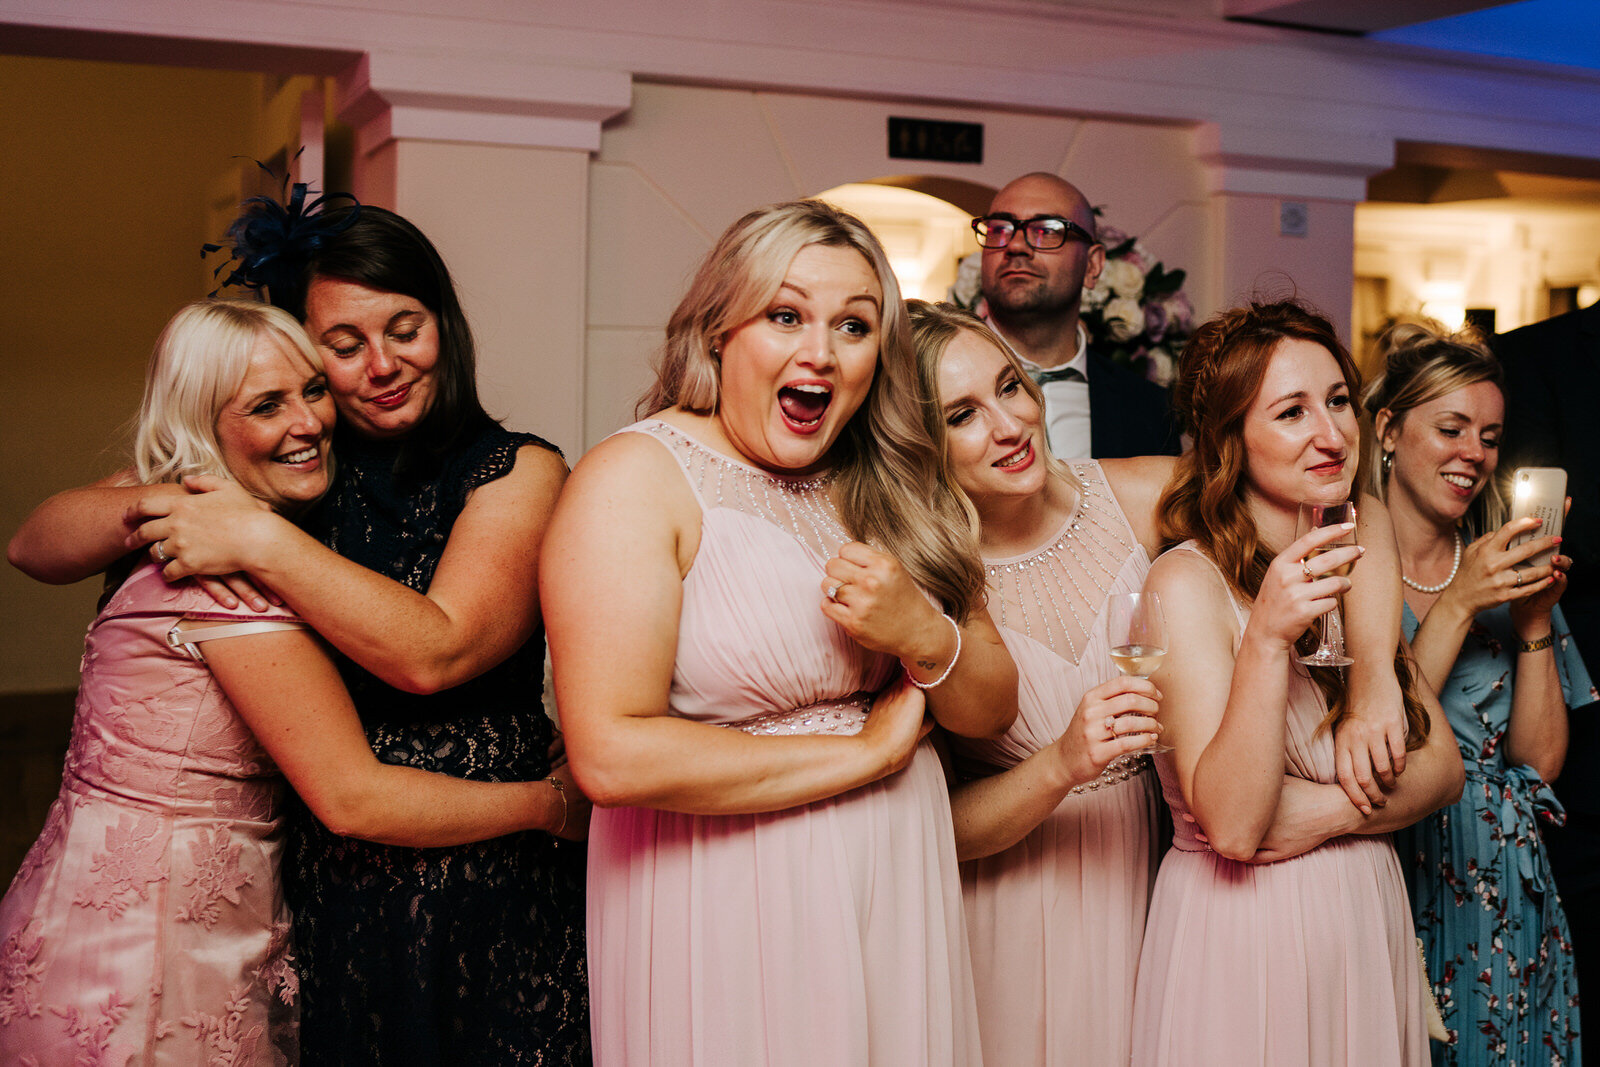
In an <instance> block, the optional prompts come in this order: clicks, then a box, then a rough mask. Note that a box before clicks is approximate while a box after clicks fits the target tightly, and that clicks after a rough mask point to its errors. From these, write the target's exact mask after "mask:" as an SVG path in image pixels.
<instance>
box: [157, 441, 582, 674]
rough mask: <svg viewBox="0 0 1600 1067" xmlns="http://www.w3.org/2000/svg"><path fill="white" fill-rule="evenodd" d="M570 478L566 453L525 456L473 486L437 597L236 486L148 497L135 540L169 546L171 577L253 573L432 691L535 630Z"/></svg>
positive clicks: (368, 657) (355, 651) (330, 633)
mask: <svg viewBox="0 0 1600 1067" xmlns="http://www.w3.org/2000/svg"><path fill="white" fill-rule="evenodd" d="M565 478H566V466H565V464H563V463H562V462H561V459H560V457H559V456H557V455H555V454H554V453H552V452H549V451H548V450H546V449H543V448H538V447H535V446H531V445H530V446H527V447H524V448H521V449H519V450H518V453H517V460H516V466H515V467H514V468H513V469H512V470H511V471H510V472H509V473H508V474H506V475H505V476H504V477H502V478H497V479H495V480H494V481H492V482H489V483H487V484H485V485H482V486H480V487H478V488H477V489H476V490H474V491H473V493H472V496H471V498H470V499H469V500H468V501H467V505H466V507H465V508H463V509H462V512H461V514H460V516H459V517H458V518H457V519H456V522H455V525H454V527H453V528H452V530H451V532H450V540H449V543H448V544H446V546H445V550H444V554H443V556H442V557H441V559H440V561H439V566H438V568H437V570H436V571H435V572H434V576H433V581H432V583H431V584H430V585H429V587H428V591H427V593H426V594H423V593H419V592H417V591H416V590H414V589H410V588H408V587H407V586H405V585H402V584H401V583H399V582H396V581H393V580H391V579H389V578H386V577H384V576H383V575H381V574H379V573H377V572H376V571H372V570H368V569H367V568H366V567H363V566H361V565H360V564H359V563H355V562H353V561H351V560H348V559H345V558H344V557H342V556H340V555H339V554H338V553H336V552H334V551H332V550H331V549H329V548H327V547H326V546H325V545H322V544H321V543H319V542H318V541H317V540H316V539H315V538H312V537H310V536H309V535H307V534H306V533H305V532H303V531H301V530H299V529H298V528H296V527H295V526H294V525H293V524H292V523H290V522H289V521H288V520H286V519H284V518H283V517H282V516H279V515H276V514H273V513H271V512H268V511H264V510H262V509H261V508H259V507H258V506H255V502H254V501H253V499H252V498H250V497H249V496H248V495H247V494H245V493H244V492H243V490H240V489H238V488H237V487H232V486H220V485H219V487H218V488H217V489H216V490H215V491H213V492H208V493H204V494H200V495H198V496H189V497H185V498H184V499H181V500H177V501H172V502H170V503H166V504H165V505H164V504H163V503H162V502H161V501H156V502H146V501H141V502H140V505H139V508H140V510H141V511H142V512H143V513H144V514H145V515H147V516H151V517H150V518H148V519H147V521H145V522H144V523H143V524H142V525H141V526H140V527H139V528H138V530H137V531H136V532H135V535H134V536H135V537H137V538H139V539H141V540H144V541H154V540H162V541H164V542H165V545H166V551H167V554H168V555H170V556H172V557H173V558H174V560H175V562H174V563H172V564H169V565H168V566H167V567H166V569H165V571H164V572H163V573H164V574H165V575H166V577H167V578H168V580H175V579H177V578H181V577H185V576H187V575H191V574H226V573H229V572H232V571H241V570H242V571H248V572H249V573H250V574H251V575H252V576H253V577H254V578H256V579H258V580H259V581H260V582H261V583H262V584H264V585H266V586H267V587H268V588H270V589H272V590H273V591H274V592H276V593H277V594H278V595H279V596H281V597H282V598H283V599H284V600H285V601H286V602H287V603H288V604H289V605H290V606H292V607H293V608H294V609H295V610H296V611H298V612H299V613H300V615H301V617H302V618H304V619H305V620H306V621H307V622H308V623H310V624H311V626H312V627H314V628H315V629H316V631H317V632H318V633H319V634H321V635H322V636H323V637H324V638H326V639H327V640H328V641H329V642H330V643H331V644H333V645H334V646H335V647H336V648H338V649H339V650H340V651H341V652H343V653H344V654H345V655H347V656H349V657H350V658H351V659H353V660H355V661H356V662H357V663H359V664H361V665H362V666H363V667H365V668H367V669H368V670H370V671H372V672H373V673H374V674H376V675H377V676H378V677H380V678H382V679H383V680H384V681H386V682H388V683H389V684H391V685H394V686H396V687H398V688H401V689H404V690H407V691H409V692H413V693H432V692H437V691H438V690H440V689H445V688H448V687H450V686H453V685H459V684H460V683H462V682H464V681H466V680H467V679H469V678H473V677H476V676H477V675H479V674H481V673H483V672H484V671H485V670H487V669H489V668H490V667H492V666H494V665H495V664H497V663H499V662H500V661H501V660H503V659H505V658H506V657H507V656H509V655H510V654H511V653H512V652H513V651H515V650H516V649H517V647H518V646H520V645H521V644H522V643H523V642H524V641H526V640H527V639H528V635H529V634H531V633H532V632H533V628H534V625H535V624H536V623H537V621H538V618H539V597H538V561H539V546H540V543H541V541H542V539H543V536H544V531H545V527H546V526H547V525H548V523H549V519H550V515H551V512H552V511H553V510H554V508H555V501H556V498H557V496H558V495H559V493H560V491H561V486H562V483H563V482H564V481H565ZM208 484H209V483H208Z"/></svg>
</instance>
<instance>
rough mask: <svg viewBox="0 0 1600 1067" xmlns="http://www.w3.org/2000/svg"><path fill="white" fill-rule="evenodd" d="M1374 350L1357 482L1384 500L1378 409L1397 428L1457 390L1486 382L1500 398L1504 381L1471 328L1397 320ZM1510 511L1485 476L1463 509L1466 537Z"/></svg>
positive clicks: (1497, 523)
mask: <svg viewBox="0 0 1600 1067" xmlns="http://www.w3.org/2000/svg"><path fill="white" fill-rule="evenodd" d="M1378 351H1379V352H1380V353H1382V355H1383V371H1382V372H1381V373H1380V374H1379V375H1378V376H1377V377H1376V378H1374V379H1373V380H1372V381H1371V382H1369V383H1368V384H1367V388H1366V390H1365V392H1363V393H1362V394H1361V407H1362V411H1363V414H1364V416H1365V419H1366V422H1367V425H1366V430H1367V432H1366V433H1365V434H1364V435H1363V436H1364V437H1365V439H1366V440H1365V442H1364V444H1363V445H1362V449H1361V451H1362V462H1361V474H1362V477H1361V481H1362V487H1363V488H1364V489H1366V491H1367V492H1369V493H1371V494H1372V495H1373V496H1375V497H1377V498H1378V499H1379V500H1382V501H1384V502H1385V503H1387V502H1388V500H1389V472H1388V471H1387V470H1385V469H1384V463H1383V442H1382V441H1380V440H1379V439H1378V434H1377V421H1376V420H1377V417H1378V414H1379V412H1382V411H1385V410H1387V411H1388V412H1389V425H1388V427H1386V429H1391V430H1399V429H1400V427H1401V426H1402V425H1403V424H1404V423H1405V420H1406V416H1407V415H1409V414H1410V413H1411V410H1412V409H1413V408H1416V407H1419V406H1421V405H1423V404H1426V403H1429V402H1430V401H1433V400H1437V399H1439V398H1440V397H1441V396H1445V395H1446V394H1449V393H1453V392H1455V391H1456V390H1457V389H1464V388H1466V387H1467V386H1469V385H1476V384H1478V383H1479V382H1489V383H1490V384H1491V385H1493V386H1494V387H1495V388H1496V389H1499V390H1500V395H1501V396H1504V395H1505V391H1506V384H1505V373H1504V372H1503V371H1502V370H1501V369H1500V361H1499V360H1497V359H1495V358H1494V355H1493V353H1491V352H1490V351H1489V349H1488V346H1486V345H1485V344H1484V343H1483V341H1482V339H1480V338H1479V336H1478V334H1477V332H1476V331H1473V330H1470V329H1468V330H1458V331H1456V332H1454V333H1448V332H1446V331H1445V330H1444V329H1443V328H1441V327H1440V326H1439V325H1438V324H1437V323H1425V322H1401V323H1396V324H1395V325H1394V326H1391V327H1390V328H1389V329H1388V330H1386V331H1384V334H1383V336H1382V337H1380V338H1379V339H1378ZM1509 511H1510V508H1509V506H1508V505H1507V503H1506V498H1505V491H1504V489H1503V488H1502V487H1501V483H1500V480H1499V479H1497V478H1490V479H1489V480H1488V481H1487V482H1486V483H1485V484H1484V487H1483V491H1482V492H1481V493H1479V494H1478V498H1477V499H1476V500H1474V501H1473V502H1472V506H1471V507H1470V508H1468V509H1467V515H1466V519H1465V522H1464V523H1463V525H1465V526H1466V529H1467V539H1468V540H1471V539H1472V538H1474V537H1477V536H1479V535H1481V534H1484V533H1487V532H1488V531H1490V530H1493V529H1496V528H1498V527H1499V526H1500V525H1501V524H1502V523H1504V522H1505V521H1506V517H1507V515H1508V514H1509Z"/></svg>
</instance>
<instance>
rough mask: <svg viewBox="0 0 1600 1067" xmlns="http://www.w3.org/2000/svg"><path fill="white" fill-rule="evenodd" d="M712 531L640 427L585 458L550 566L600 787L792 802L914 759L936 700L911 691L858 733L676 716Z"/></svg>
mask: <svg viewBox="0 0 1600 1067" xmlns="http://www.w3.org/2000/svg"><path fill="white" fill-rule="evenodd" d="M699 537H700V513H699V507H698V505H697V504H696V503H695V501H694V499H693V497H692V495H691V494H690V491H689V488H688V485H687V483H685V481H684V479H683V475H682V473H681V472H680V471H679V470H678V468H677V466H676V464H675V462H674V461H673V459H672V457H671V456H670V454H669V453H668V452H667V451H666V450H665V449H663V448H662V447H661V446H660V444H659V443H657V442H655V441H653V440H651V439H649V438H648V437H645V436H643V435H640V434H620V435H618V436H616V437H613V438H611V439H609V440H607V441H605V442H602V443H601V444H600V445H599V446H597V447H596V448H595V449H593V450H592V451H591V452H590V453H589V454H588V455H587V456H585V457H584V459H583V461H582V462H581V463H580V464H579V465H578V468H577V470H576V471H575V472H574V473H573V476H572V479H571V481H570V482H569V483H568V485H567V490H566V492H565V493H564V494H563V495H562V498H561V502H560V504H559V505H558V506H557V508H556V511H555V515H554V517H553V518H552V519H551V523H550V533H549V536H548V537H546V539H545V544H544V554H543V565H542V566H541V567H540V580H541V586H542V598H543V601H544V605H545V623H546V627H547V629H548V633H549V639H550V651H551V658H552V663H553V664H554V677H555V688H556V703H557V705H558V706H559V707H560V709H561V717H562V724H563V726H564V727H565V730H566V744H567V754H568V757H569V759H570V760H571V764H572V767H573V770H574V771H575V772H576V774H577V777H578V782H579V784H580V785H582V786H583V790H584V792H585V793H587V794H588V795H589V796H590V797H591V798H593V799H594V801H595V803H597V804H600V805H603V806H619V805H631V806H638V807H650V808H661V809H665V810H668V811H680V812H689V813H694V814H733V813H741V812H762V811H777V810H780V809H783V808H788V807H793V806H795V805H797V804H803V803H807V802H809V801H814V800H820V799H823V798H826V797H830V796H835V795H837V794H839V793H843V792H845V791H847V790H849V789H852V788H855V787H856V786H859V785H863V784H865V783H867V782H871V781H874V780H876V779H878V778H881V777H883V776H884V775H886V774H889V773H891V772H893V771H895V770H898V769H900V767H902V766H904V765H905V764H906V763H907V762H909V760H910V758H911V756H912V754H913V752H914V751H915V748H916V744H917V741H918V739H919V738H920V737H921V736H922V733H923V724H922V720H923V715H922V709H923V701H922V699H921V696H920V694H919V693H918V692H917V691H916V690H914V689H912V688H911V687H910V686H902V687H899V688H898V689H894V690H891V691H890V692H889V693H888V694H886V695H884V696H882V697H880V698H879V699H878V701H877V703H876V705H875V706H874V708H873V712H872V714H871V716H870V717H869V718H868V721H867V725H866V727H865V728H863V730H862V731H861V733H859V734H856V735H855V736H839V735H805V736H778V737H757V736H752V735H750V734H746V733H743V732H741V731H739V730H735V729H729V728H724V727H720V726H713V725H709V724H706V723H699V722H692V721H689V720H687V719H683V718H679V717H676V716H673V715H670V714H668V709H667V698H668V694H669V691H670V689H671V685H672V673H673V660H674V657H675V655H676V652H677V644H678V616H679V612H680V610H681V608H682V598H683V592H682V590H683V578H684V575H685V574H686V573H687V572H688V569H689V565H690V564H691V563H692V561H693V559H694V556H695V552H696V550H697V548H698V544H699ZM941 624H942V622H941ZM947 629H948V627H947Z"/></svg>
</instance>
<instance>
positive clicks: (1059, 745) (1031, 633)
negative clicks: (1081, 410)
mask: <svg viewBox="0 0 1600 1067" xmlns="http://www.w3.org/2000/svg"><path fill="white" fill-rule="evenodd" d="M910 310H911V319H912V326H913V341H914V343H915V346H916V349H917V361H918V367H919V375H920V384H921V387H922V389H923V391H924V395H925V396H927V397H928V398H929V400H930V402H928V403H925V404H924V406H923V410H924V418H925V420H926V423H927V426H928V431H929V433H930V435H932V437H933V438H934V440H935V441H936V442H937V443H938V444H939V446H940V447H941V449H942V450H943V452H944V454H945V456H946V457H947V460H948V462H949V464H950V467H951V472H952V474H953V476H954V478H955V480H956V483H957V485H958V486H959V487H960V488H961V490H962V491H963V492H964V494H965V495H966V497H967V499H968V500H969V501H970V503H971V504H972V505H973V507H974V508H975V510H976V511H977V514H978V517H979V519H980V520H981V532H980V541H981V546H982V550H983V554H984V557H985V571H986V578H987V583H988V592H989V606H990V611H991V612H992V613H993V615H994V617H995V620H996V621H997V622H998V623H999V626H1000V634H1001V636H1002V638H1004V640H1005V642H1006V646H1007V648H1009V649H1010V651H1011V654H1012V656H1013V658H1015V660H1016V662H1017V668H1018V674H1019V677H1020V684H1019V691H1018V702H1019V705H1020V713H1019V715H1018V717H1017V721H1016V723H1015V724H1014V725H1013V726H1012V727H1011V729H1010V730H1008V731H1007V732H1006V733H1005V734H1004V735H1003V736H1002V737H999V738H996V739H993V740H971V739H965V738H956V739H953V740H952V744H953V747H954V749H955V755H956V761H957V765H958V770H959V772H960V774H961V776H962V777H964V778H966V779H967V780H966V781H964V782H963V783H961V784H959V785H957V786H956V787H955V788H954V789H953V791H952V795H951V804H952V807H953V809H954V813H955V830H956V847H957V852H958V854H959V855H960V856H961V858H962V859H963V861H964V862H963V864H962V888H963V890H964V897H965V904H966V913H967V926H968V936H969V939H970V942H971V946H972V958H973V968H974V974H975V978H976V986H977V990H978V1010H979V1018H980V1022H981V1035H982V1039H983V1046H984V1059H985V1061H986V1062H990V1063H1030V1064H1091V1065H1098V1064H1111V1063H1126V1062H1127V1060H1128V1056H1129V1053H1130V1050H1131V1046H1132V1024H1133V1017H1132V1005H1133V993H1134V976H1135V970H1136V966H1137V964H1138V958H1139V948H1140V942H1141V938H1142V935H1143V931H1144V921H1145V909H1146V903H1147V900H1148V898H1149V892H1150V884H1151V876H1152V872H1153V870H1154V862H1153V858H1154V842H1155V833H1154V828H1155V814H1156V811H1155V804H1156V796H1155V781H1154V775H1153V774H1151V773H1149V764H1148V761H1147V760H1144V759H1142V758H1140V757H1139V754H1141V753H1143V752H1145V751H1148V750H1150V749H1151V746H1152V743H1153V742H1156V741H1157V739H1158V738H1160V737H1161V733H1162V727H1161V725H1160V723H1159V722H1158V720H1157V718H1156V712H1157V708H1158V704H1159V701H1160V699H1161V692H1160V690H1158V688H1157V687H1156V686H1154V685H1152V684H1151V683H1150V682H1148V681H1146V680H1144V679H1143V678H1142V677H1137V676H1130V677H1119V676H1118V675H1117V668H1116V666H1115V665H1114V664H1115V659H1116V657H1117V655H1118V650H1119V649H1123V648H1127V647H1128V646H1140V647H1139V648H1138V649H1137V652H1135V651H1133V650H1132V649H1131V648H1130V649H1128V651H1127V652H1125V653H1123V654H1124V655H1127V656H1130V657H1131V658H1133V659H1135V660H1139V661H1142V662H1139V663H1137V664H1136V665H1135V666H1134V669H1133V670H1132V671H1130V674H1131V675H1139V674H1143V673H1146V672H1147V670H1148V669H1153V667H1154V663H1152V662H1150V660H1151V658H1152V650H1153V649H1156V648H1161V647H1164V646H1165V644H1166V637H1164V636H1160V637H1158V636H1157V634H1156V633H1155V632H1154V631H1153V630H1151V629H1148V628H1146V629H1143V630H1141V629H1138V628H1136V627H1135V626H1134V625H1132V624H1130V623H1129V622H1123V623H1119V622H1118V609H1119V605H1125V606H1128V607H1130V608H1131V607H1132V606H1133V605H1134V603H1135V598H1139V590H1140V587H1141V586H1142V585H1143V583H1144V579H1145V574H1146V572H1147V571H1148V570H1149V567H1150V560H1151V558H1152V556H1153V555H1154V554H1155V552H1156V551H1157V549H1158V547H1159V545H1158V530H1157V524H1156V519H1155V514H1156V510H1155V509H1156V503H1157V501H1158V499H1159V498H1160V495H1161V490H1162V487H1163V486H1164V485H1165V484H1166V482H1167V479H1168V477H1169V475H1170V474H1171V472H1172V470H1173V460H1172V459H1170V458H1168V457H1146V458H1137V459H1121V460H1107V461H1104V462H1099V463H1097V462H1093V461H1085V462H1078V463H1072V464H1067V463H1063V462H1060V461H1058V460H1056V459H1054V458H1053V457H1051V455H1050V453H1049V451H1048V447H1047V445H1046V443H1045V435H1044V432H1043V429H1042V424H1041V419H1040V410H1041V401H1040V396H1039V390H1038V387H1037V386H1036V385H1035V384H1034V382H1033V381H1032V379H1030V378H1029V377H1028V376H1027V375H1026V374H1025V373H1024V372H1023V370H1022V367H1021V365H1020V364H1019V363H1018V361H1017V359H1016V357H1015V356H1014V355H1013V354H1012V353H1011V352H1010V351H1009V349H1007V348H1006V346H1005V344H1004V342H1002V341H1001V340H1000V338H999V337H998V336H996V335H995V334H994V332H993V331H992V330H991V329H990V328H989V327H988V326H986V325H985V324H984V323H983V322H982V321H981V320H979V319H977V318H975V317H973V316H972V315H969V314H967V313H966V312H964V311H962V310H961V309H959V308H956V307H953V306H951V305H946V304H940V305H933V304H926V303H922V302H921V301H912V302H911V303H910ZM1378 512H1379V513H1380V514H1381V509H1378ZM1375 540H1377V541H1378V543H1379V548H1378V550H1377V551H1375V552H1374V553H1373V555H1374V556H1375V557H1377V558H1376V559H1375V560H1374V561H1373V562H1374V563H1376V564H1377V566H1376V567H1375V568H1374V571H1373V573H1375V574H1378V575H1380V576H1381V575H1382V574H1384V573H1385V572H1384V570H1383V568H1384V566H1386V565H1392V562H1393V560H1392V556H1389V557H1388V558H1387V560H1386V559H1385V551H1384V543H1383V542H1382V541H1381V539H1377V538H1375ZM1390 573H1392V572H1390ZM1391 581H1392V582H1393V583H1394V584H1398V579H1397V578H1391ZM1141 599H1143V598H1141ZM1396 599H1397V598H1396ZM1153 600H1154V598H1153V597H1150V598H1148V599H1147V600H1146V602H1145V605H1144V608H1145V610H1144V611H1143V612H1142V613H1130V615H1129V619H1130V620H1133V621H1134V622H1138V621H1141V620H1148V619H1149V618H1151V613H1150V611H1149V606H1150V601H1153ZM1353 600H1354V598H1353ZM1354 606H1355V605H1354V604H1353V607H1354ZM1380 608H1381V610H1378V609H1380ZM1397 611H1398V608H1397V607H1395V608H1392V609H1391V608H1390V606H1389V604H1388V601H1387V599H1386V598H1384V599H1382V601H1381V603H1380V602H1374V601H1369V602H1366V603H1365V604H1364V605H1362V606H1361V610H1359V612H1358V614H1359V618H1357V620H1356V621H1357V625H1356V626H1354V627H1353V628H1352V637H1351V639H1352V644H1354V645H1360V646H1361V647H1375V648H1376V647H1381V642H1382V641H1383V640H1387V642H1388V643H1389V646H1390V647H1391V648H1392V647H1393V642H1394V640H1395V634H1396V633H1397V632H1398V629H1397V627H1395V626H1394V625H1393V620H1394V618H1395V614H1396V612H1397ZM1373 622H1376V623H1378V624H1379V625H1376V626H1374V625H1371V623H1373ZM1374 635H1375V636H1376V637H1377V638H1378V640H1377V641H1374V640H1373V639H1372V638H1373V636H1374ZM1380 659H1381V657H1379V656H1376V655H1374V656H1371V657H1369V658H1368V661H1367V663H1368V665H1367V667H1366V668H1365V669H1366V670H1367V671H1369V672H1372V673H1382V672H1387V671H1388V668H1387V665H1386V663H1383V662H1380ZM1380 680H1381V679H1380ZM1388 683H1389V685H1390V686H1391V687H1392V685H1393V675H1392V674H1390V676H1389V678H1388ZM1374 689H1376V687H1374ZM1130 756H1131V757H1133V758H1128V757H1130ZM1341 795H1342V794H1341ZM1346 804H1347V806H1348V805H1349V804H1350V802H1349V801H1346ZM1352 810H1354V809H1353V808H1352ZM1024 1019H1027V1020H1037V1025H1019V1022H1018V1021H1019V1020H1024Z"/></svg>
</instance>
